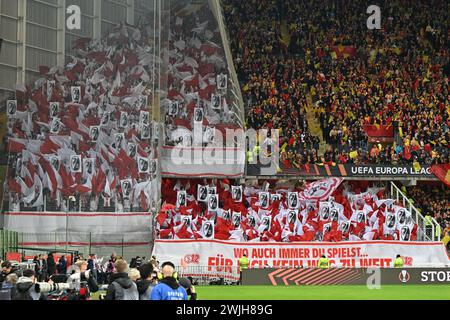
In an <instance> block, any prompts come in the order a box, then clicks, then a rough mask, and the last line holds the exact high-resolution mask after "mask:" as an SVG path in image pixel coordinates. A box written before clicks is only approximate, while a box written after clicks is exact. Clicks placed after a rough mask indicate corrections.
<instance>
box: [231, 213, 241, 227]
mask: <svg viewBox="0 0 450 320" xmlns="http://www.w3.org/2000/svg"><path fill="white" fill-rule="evenodd" d="M241 219H242V215H241V213H240V212H233V216H232V218H231V223H232V224H233V226H234V227H235V228H239V226H240V225H241Z"/></svg>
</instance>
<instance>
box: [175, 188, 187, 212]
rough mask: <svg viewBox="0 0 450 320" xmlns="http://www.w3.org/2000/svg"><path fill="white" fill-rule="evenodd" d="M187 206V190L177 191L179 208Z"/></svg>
mask: <svg viewBox="0 0 450 320" xmlns="http://www.w3.org/2000/svg"><path fill="white" fill-rule="evenodd" d="M186 205H187V194H186V190H178V191H177V207H178V208H179V207H183V206H186Z"/></svg>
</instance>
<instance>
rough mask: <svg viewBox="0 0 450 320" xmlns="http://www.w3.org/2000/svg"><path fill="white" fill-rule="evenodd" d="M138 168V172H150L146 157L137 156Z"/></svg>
mask: <svg viewBox="0 0 450 320" xmlns="http://www.w3.org/2000/svg"><path fill="white" fill-rule="evenodd" d="M138 169H139V173H149V172H150V166H149V163H148V159H147V158H144V157H138Z"/></svg>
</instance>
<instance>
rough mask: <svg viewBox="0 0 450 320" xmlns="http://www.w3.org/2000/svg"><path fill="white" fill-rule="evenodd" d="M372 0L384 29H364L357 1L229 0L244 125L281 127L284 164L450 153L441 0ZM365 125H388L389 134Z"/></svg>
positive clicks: (426, 159) (403, 160)
mask: <svg viewBox="0 0 450 320" xmlns="http://www.w3.org/2000/svg"><path fill="white" fill-rule="evenodd" d="M375 4H378V5H379V6H380V7H381V12H382V21H383V23H382V29H381V30H368V29H367V26H366V21H367V18H368V15H367V14H366V9H367V4H366V2H364V1H350V2H348V1H337V2H335V1H333V2H327V1H264V2H262V1H256V0H250V1H238V0H228V1H226V4H225V10H224V11H225V15H226V17H227V22H228V23H227V25H228V28H229V33H230V34H231V35H233V36H232V37H231V44H232V50H233V54H234V58H235V64H236V66H237V73H238V76H239V80H240V81H241V86H242V89H243V94H244V97H245V102H246V107H247V115H248V116H247V124H248V126H249V127H253V128H260V127H273V128H275V129H280V130H281V141H280V146H281V145H283V144H284V143H287V147H286V148H285V149H284V150H283V149H282V150H283V153H284V154H283V155H282V159H284V160H287V161H284V165H285V167H286V166H287V167H290V166H296V167H300V166H301V165H304V164H307V163H330V164H331V163H358V164H369V163H370V164H372V163H377V164H379V163H382V164H413V163H414V162H417V163H419V164H428V165H430V164H436V163H448V162H449V156H450V154H449V142H450V133H449V112H450V111H449V105H450V100H449V99H450V98H449V97H450V96H449V89H448V88H449V82H448V81H449V73H448V63H449V47H450V46H449V41H450V39H449V33H448V30H449V26H450V24H449V15H448V12H449V7H448V2H446V1H442V0H434V1H427V2H424V1H416V2H414V3H411V4H408V5H405V4H404V3H403V2H402V1H389V2H387V1H386V2H384V1H383V2H382V4H380V3H375ZM358 12H360V14H357V13H358ZM283 29H285V30H284V31H283ZM309 99H311V100H310V101H309ZM308 103H309V104H310V107H312V108H314V113H315V114H316V118H317V119H316V120H317V121H319V122H320V127H321V130H322V139H323V141H324V142H326V144H327V147H326V148H325V151H324V153H323V157H321V156H322V154H319V153H318V149H319V148H318V146H319V141H317V140H318V137H314V136H312V135H311V133H310V130H309V125H311V124H308V123H307V121H306V119H305V110H306V107H307V105H308ZM366 125H372V126H375V127H376V128H380V127H383V126H384V128H389V127H390V126H392V127H393V129H394V133H395V136H394V143H383V141H381V142H379V141H377V140H376V139H375V140H371V139H369V137H368V134H367V132H366V130H365V126H366ZM391 129H392V128H391Z"/></svg>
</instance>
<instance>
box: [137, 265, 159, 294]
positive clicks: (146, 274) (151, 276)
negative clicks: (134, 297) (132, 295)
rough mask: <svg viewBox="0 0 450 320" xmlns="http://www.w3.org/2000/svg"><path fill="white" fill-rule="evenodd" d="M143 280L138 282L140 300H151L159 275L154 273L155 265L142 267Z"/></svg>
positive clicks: (140, 270) (140, 269)
mask: <svg viewBox="0 0 450 320" xmlns="http://www.w3.org/2000/svg"><path fill="white" fill-rule="evenodd" d="M139 272H140V274H141V279H140V280H138V281H137V282H136V285H137V289H138V292H139V300H150V295H151V293H152V290H153V288H154V287H155V286H156V283H157V273H156V272H153V265H152V264H150V263H144V264H143V265H141V266H140V268H139Z"/></svg>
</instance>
